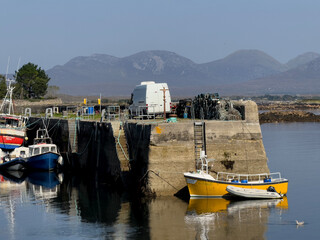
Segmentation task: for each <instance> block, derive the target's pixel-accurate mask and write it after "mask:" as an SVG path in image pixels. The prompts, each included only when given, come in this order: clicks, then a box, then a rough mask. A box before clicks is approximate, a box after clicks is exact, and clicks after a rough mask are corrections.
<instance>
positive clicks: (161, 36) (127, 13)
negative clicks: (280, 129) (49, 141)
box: [0, 0, 320, 73]
mask: <svg viewBox="0 0 320 240" xmlns="http://www.w3.org/2000/svg"><path fill="white" fill-rule="evenodd" d="M0 8H1V10H2V11H1V14H0V32H1V37H0V46H1V47H0V49H1V51H0V53H1V54H0V73H5V72H6V69H7V62H8V58H9V57H10V64H9V73H10V72H11V73H13V72H14V71H15V70H16V68H17V65H18V62H19V59H21V61H20V67H21V66H22V65H23V64H25V63H28V62H32V63H34V64H36V65H38V66H39V67H41V68H42V69H45V70H47V69H50V68H52V67H53V66H55V65H63V64H65V63H66V62H68V61H69V60H70V59H72V58H74V57H77V56H89V55H92V54H95V53H100V54H109V55H112V56H116V57H126V56H130V55H132V54H135V53H138V52H141V51H146V50H167V51H172V52H175V53H177V54H179V55H181V56H184V57H186V58H189V59H190V60H192V61H194V62H195V63H206V62H210V61H213V60H217V59H220V58H223V57H226V56H227V55H229V54H231V53H233V52H235V51H237V50H240V49H258V50H261V51H264V52H265V53H267V54H269V55H270V56H272V57H274V58H275V59H277V60H278V61H280V62H282V63H286V62H287V61H288V60H290V59H292V58H294V57H296V56H297V55H299V54H302V53H305V52H310V51H311V52H317V53H320V31H319V29H320V14H319V10H320V1H319V0H219V1H218V0H157V1H156V0H0Z"/></svg>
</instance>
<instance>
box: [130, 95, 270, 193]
mask: <svg viewBox="0 0 320 240" xmlns="http://www.w3.org/2000/svg"><path fill="white" fill-rule="evenodd" d="M235 104H240V105H244V106H245V120H241V121H216V120H211V121H205V125H206V129H205V130H206V149H207V155H208V158H209V159H215V160H214V161H212V162H211V163H210V172H211V173H212V174H213V175H214V174H215V172H233V173H264V172H269V169H268V166H267V157H266V153H265V149H264V146H263V142H262V135H261V129H260V125H259V119H258V109H257V105H256V104H255V103H254V102H252V101H243V102H242V101H241V102H235ZM129 124H130V123H129ZM193 124H194V122H193V121H191V120H190V121H185V120H181V121H179V122H177V123H164V122H162V123H149V124H148V123H146V124H136V125H134V124H133V125H132V124H131V126H130V129H131V132H134V131H133V129H134V128H140V130H141V129H142V128H143V127H142V126H141V125H145V127H147V126H148V127H151V129H150V139H147V141H144V142H147V143H149V148H148V149H146V148H147V146H145V149H141V151H144V150H147V152H146V153H147V156H145V157H144V159H143V161H142V162H144V163H145V164H142V165H143V166H144V172H145V173H146V174H144V175H142V176H143V177H147V178H148V179H147V181H146V183H147V185H148V187H149V188H150V189H151V190H152V191H154V192H155V193H156V194H157V196H161V195H163V196H164V195H173V194H175V193H177V192H178V191H180V190H181V189H183V188H184V187H185V186H186V182H185V179H184V177H183V173H184V172H187V171H195V153H194V126H193ZM138 126H139V127H138ZM144 136H145V138H148V136H147V135H146V134H144ZM144 140H146V139H144ZM140 141H141V139H140ZM134 143H137V142H133V141H131V142H130V141H128V144H129V149H131V151H132V149H134V148H135V147H134ZM140 147H141V146H140ZM135 151H136V152H137V150H135ZM129 152H130V151H129ZM131 159H132V160H133V162H134V161H138V162H139V161H140V159H134V156H133V158H131ZM140 162H141V161H140Z"/></svg>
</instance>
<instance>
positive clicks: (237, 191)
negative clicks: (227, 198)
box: [226, 186, 283, 199]
mask: <svg viewBox="0 0 320 240" xmlns="http://www.w3.org/2000/svg"><path fill="white" fill-rule="evenodd" d="M226 190H227V192H228V193H230V194H231V195H232V196H236V197H242V198H251V199H253V198H259V199H271V198H273V199H279V198H283V194H281V193H278V192H276V190H275V189H274V188H273V187H269V188H268V189H267V190H262V189H256V188H241V187H235V186H227V189H226Z"/></svg>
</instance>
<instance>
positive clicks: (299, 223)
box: [296, 220, 304, 226]
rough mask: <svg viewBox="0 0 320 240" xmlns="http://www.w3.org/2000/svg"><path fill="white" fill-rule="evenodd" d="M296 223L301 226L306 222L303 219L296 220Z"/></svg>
mask: <svg viewBox="0 0 320 240" xmlns="http://www.w3.org/2000/svg"><path fill="white" fill-rule="evenodd" d="M296 223H297V226H301V225H303V224H304V222H303V221H301V222H299V221H298V220H296Z"/></svg>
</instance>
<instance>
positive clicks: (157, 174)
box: [139, 169, 179, 191]
mask: <svg viewBox="0 0 320 240" xmlns="http://www.w3.org/2000/svg"><path fill="white" fill-rule="evenodd" d="M149 172H153V173H154V174H155V175H156V176H157V177H159V178H160V179H162V180H163V181H165V182H166V183H168V184H169V185H170V186H171V187H173V188H174V189H176V190H177V191H178V190H179V189H177V188H176V187H175V186H173V185H172V184H171V183H169V182H168V181H167V180H165V179H164V178H163V177H161V176H160V175H159V173H160V172H159V171H158V173H156V172H155V171H153V170H151V169H149V170H148V171H147V172H146V173H145V174H144V175H143V176H142V178H140V180H139V181H140V182H141V181H142V180H143V179H144V178H145V177H146V176H147V174H148V173H149ZM171 173H179V172H171Z"/></svg>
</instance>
